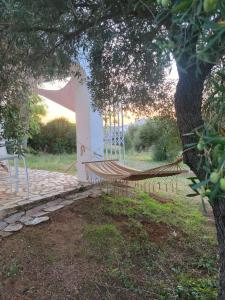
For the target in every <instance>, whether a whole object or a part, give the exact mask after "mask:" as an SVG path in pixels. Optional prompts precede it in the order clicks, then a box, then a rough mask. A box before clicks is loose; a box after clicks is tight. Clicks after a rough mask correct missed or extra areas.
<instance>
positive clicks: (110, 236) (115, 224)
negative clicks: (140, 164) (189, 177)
mask: <svg viewBox="0 0 225 300" xmlns="http://www.w3.org/2000/svg"><path fill="white" fill-rule="evenodd" d="M91 219H92V222H91V225H88V226H87V227H86V229H85V230H84V239H85V240H86V242H87V244H86V247H88V249H89V251H91V253H92V255H91V259H94V260H96V261H97V262H98V263H100V264H102V263H104V264H105V265H106V269H107V271H106V273H105V276H104V277H101V279H99V282H101V287H102V286H105V287H106V288H108V287H112V286H116V287H117V289H118V290H120V291H121V290H122V291H124V292H125V295H126V296H124V297H125V298H126V297H127V298H126V299H128V298H129V297H131V298H132V299H133V298H134V299H136V298H135V297H137V299H160V300H163V299H164V300H169V299H171V300H172V299H185V300H186V299H187V300H188V299H191V300H192V299H196V300H197V299H202V300H203V299H206V300H207V299H208V300H213V299H217V276H218V274H217V251H216V247H217V244H216V237H215V228H214V226H212V224H210V223H209V222H208V219H207V218H206V217H204V216H203V215H202V214H201V212H200V211H199V205H198V203H196V202H195V201H194V200H193V199H191V200H190V199H189V200H187V199H186V198H180V199H175V200H174V201H172V202H169V203H164V204H162V203H159V202H158V201H156V200H154V199H152V198H151V197H149V196H148V195H147V194H146V193H141V194H140V193H138V194H137V195H136V196H134V197H133V198H132V199H131V198H127V197H111V196H107V195H105V196H103V197H102V199H101V202H100V203H99V206H98V207H97V208H95V209H94V211H93V207H92V212H91ZM105 256H107V260H105ZM109 294H110V292H109ZM113 296H115V295H114V294H113V291H112V292H111V294H110V297H111V298H110V297H109V298H107V299H114V298H113ZM125 298H124V299H125ZM104 299H105V298H104ZM121 299H123V298H121Z"/></svg>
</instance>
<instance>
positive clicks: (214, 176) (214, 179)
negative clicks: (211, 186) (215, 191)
mask: <svg viewBox="0 0 225 300" xmlns="http://www.w3.org/2000/svg"><path fill="white" fill-rule="evenodd" d="M219 179H220V174H219V173H217V172H212V173H211V175H210V181H211V182H212V183H217V181H218V180H219Z"/></svg>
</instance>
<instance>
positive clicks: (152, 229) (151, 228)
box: [141, 221, 175, 243]
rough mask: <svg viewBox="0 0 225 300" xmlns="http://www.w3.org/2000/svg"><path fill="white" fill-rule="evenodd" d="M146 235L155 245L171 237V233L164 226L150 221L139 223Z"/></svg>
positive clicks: (169, 229)
mask: <svg viewBox="0 0 225 300" xmlns="http://www.w3.org/2000/svg"><path fill="white" fill-rule="evenodd" d="M141 224H142V225H143V226H144V228H145V230H146V231H147V233H148V236H149V240H150V241H152V242H155V243H160V242H163V241H166V240H167V239H168V238H169V237H171V236H172V234H173V232H175V231H172V230H171V228H170V227H168V226H167V225H166V224H161V223H154V222H151V221H141Z"/></svg>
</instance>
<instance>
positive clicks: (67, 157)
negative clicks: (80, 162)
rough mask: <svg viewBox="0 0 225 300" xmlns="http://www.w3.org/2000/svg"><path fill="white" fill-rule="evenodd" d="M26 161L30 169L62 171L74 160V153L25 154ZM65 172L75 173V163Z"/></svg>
mask: <svg viewBox="0 0 225 300" xmlns="http://www.w3.org/2000/svg"><path fill="white" fill-rule="evenodd" d="M26 161H27V165H28V167H29V168H31V169H42V170H48V171H54V172H63V173H64V172H65V171H66V169H67V168H69V167H70V166H71V165H72V164H73V163H75V162H76V154H75V153H74V154H46V153H39V154H36V155H34V154H27V155H26ZM21 165H22V163H21ZM67 173H68V174H76V165H75V164H74V165H73V166H72V168H71V169H70V170H69V171H68V172H67Z"/></svg>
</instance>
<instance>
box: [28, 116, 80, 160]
mask: <svg viewBox="0 0 225 300" xmlns="http://www.w3.org/2000/svg"><path fill="white" fill-rule="evenodd" d="M29 145H30V146H31V147H32V148H33V149H34V150H36V151H43V152H48V153H53V154H56V153H73V152H75V151H76V125H75V124H74V123H71V122H69V121H68V120H67V119H65V118H57V119H54V120H52V121H49V122H48V123H46V124H42V125H41V128H40V131H39V132H36V134H33V135H32V136H31V138H30V139H29Z"/></svg>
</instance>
